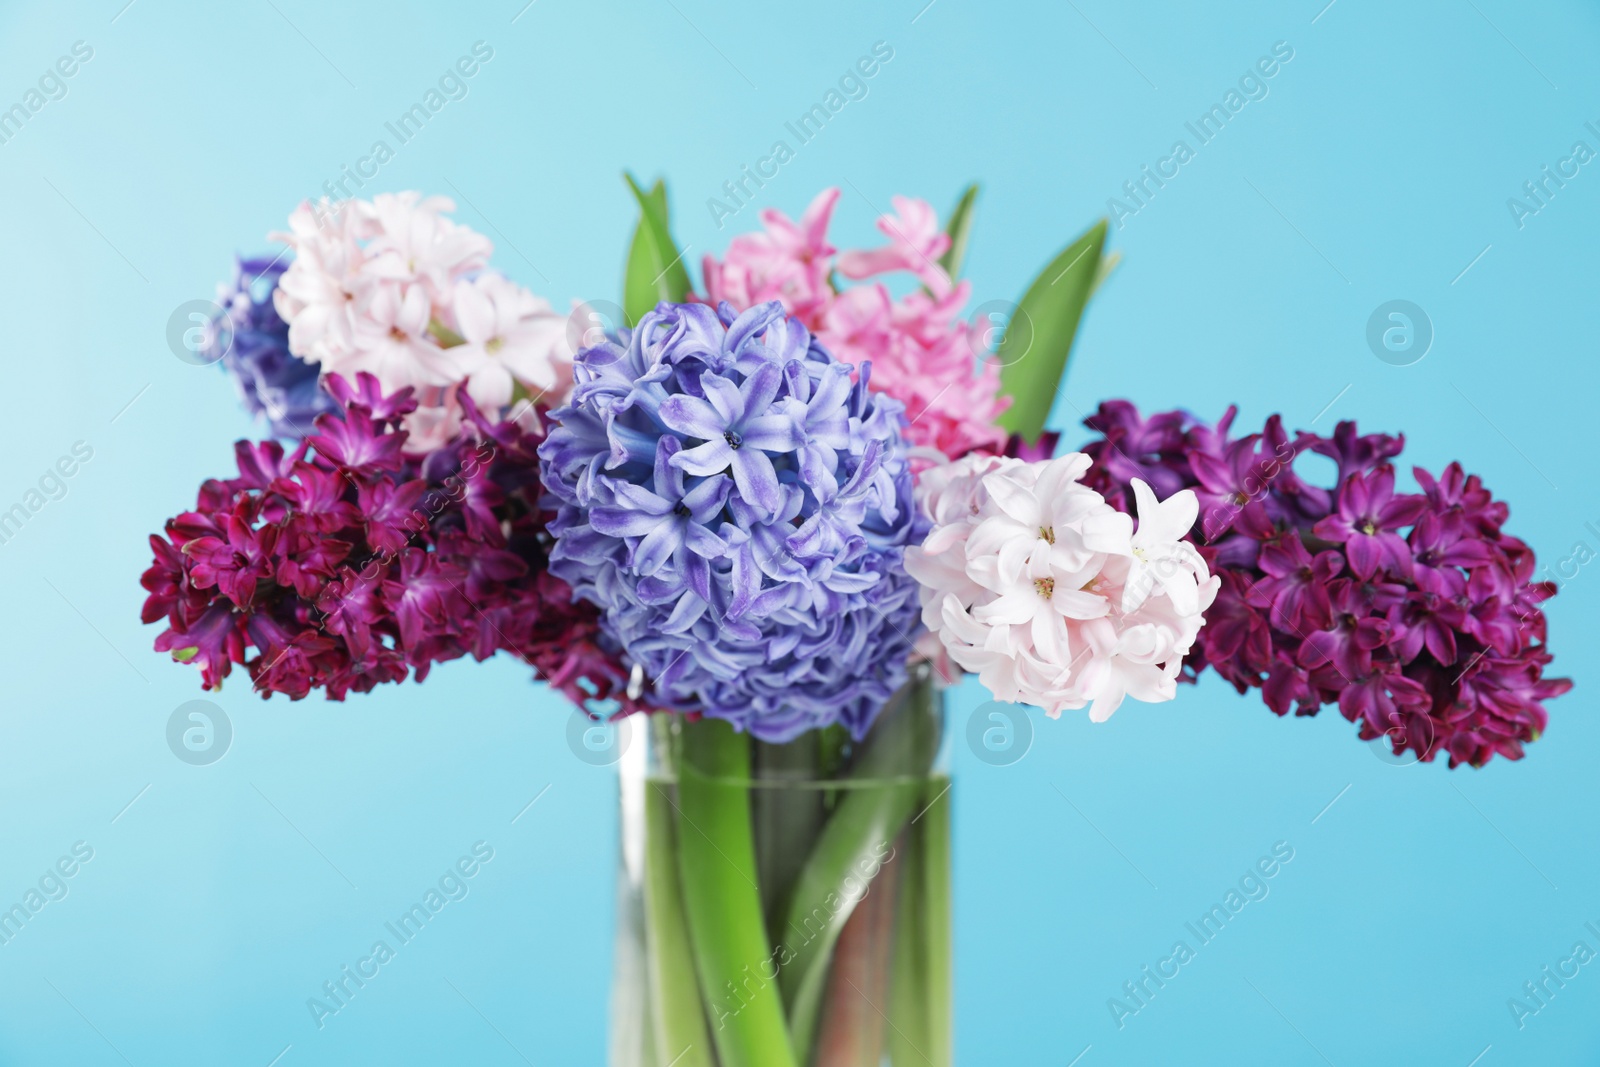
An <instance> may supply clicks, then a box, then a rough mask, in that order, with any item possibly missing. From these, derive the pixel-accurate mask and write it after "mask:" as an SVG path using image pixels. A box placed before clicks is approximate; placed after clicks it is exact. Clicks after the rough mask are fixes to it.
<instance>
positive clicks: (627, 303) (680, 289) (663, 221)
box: [622, 174, 690, 323]
mask: <svg viewBox="0 0 1600 1067" xmlns="http://www.w3.org/2000/svg"><path fill="white" fill-rule="evenodd" d="M623 177H624V178H626V179H627V182H628V188H629V189H630V190H632V192H633V196H634V199H635V200H637V201H638V202H639V225H638V226H637V227H636V228H635V229H634V231H633V241H632V243H631V244H630V245H629V247H628V264H627V267H626V269H625V270H624V273H623V300H622V302H623V313H624V314H626V315H627V317H628V321H629V323H636V322H638V321H639V320H640V319H641V318H643V317H644V316H645V314H647V313H648V312H649V311H650V310H651V309H652V308H654V307H655V306H656V304H657V303H658V302H660V301H662V300H670V301H673V302H678V301H681V300H683V299H684V298H685V297H686V296H688V295H689V290H690V285H689V270H688V268H687V267H686V266H685V265H684V262H683V255H682V254H681V253H679V251H678V246H677V243H676V242H675V241H673V239H672V232H671V230H670V228H669V227H668V225H667V219H668V211H667V187H666V186H665V185H663V184H662V183H661V182H659V181H658V182H656V183H655V185H653V186H652V187H651V188H650V191H649V192H648V193H647V192H645V191H644V190H643V189H641V188H639V183H638V182H636V181H635V180H634V178H633V175H632V174H624V175H623Z"/></svg>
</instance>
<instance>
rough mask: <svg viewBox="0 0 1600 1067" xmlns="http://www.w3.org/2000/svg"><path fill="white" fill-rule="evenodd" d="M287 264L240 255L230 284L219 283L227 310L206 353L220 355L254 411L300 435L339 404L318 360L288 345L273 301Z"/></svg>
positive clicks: (278, 429) (282, 433) (276, 429)
mask: <svg viewBox="0 0 1600 1067" xmlns="http://www.w3.org/2000/svg"><path fill="white" fill-rule="evenodd" d="M286 269H287V268H286V267H285V266H284V265H282V264H279V263H277V262H276V260H271V259H266V258H258V259H240V260H237V261H236V267H235V271H234V279H233V282H232V284H231V285H229V286H222V287H219V295H218V303H220V304H221V305H222V308H223V313H222V315H221V317H220V318H218V319H217V320H216V321H215V322H214V323H213V324H212V328H211V329H210V330H208V331H207V333H206V343H205V347H204V348H202V349H201V353H200V354H201V356H202V358H204V359H205V360H206V361H207V362H215V361H217V360H220V361H221V363H222V365H223V367H225V368H226V369H227V371H228V373H229V374H230V375H231V376H232V377H233V380H234V383H235V384H236V385H237V386H238V387H239V395H240V397H241V398H242V399H243V400H244V403H245V406H246V407H247V408H249V409H250V413H251V414H252V415H265V416H266V418H267V421H268V423H269V424H270V425H271V427H272V433H273V435H274V436H276V437H283V438H289V439H291V440H299V439H300V438H302V437H305V436H307V435H309V434H310V433H311V432H312V424H313V423H314V422H315V420H316V417H317V416H318V415H323V414H329V413H333V412H336V411H338V410H339V405H338V403H337V402H336V401H335V400H334V398H333V397H332V396H330V395H328V393H327V391H326V390H324V389H323V387H322V386H321V385H320V384H319V382H318V370H319V368H318V367H317V365H316V364H314V363H307V362H305V361H304V360H302V359H299V358H298V357H296V356H295V355H293V354H292V353H291V352H290V351H289V324H288V323H286V322H284V321H283V319H282V318H280V317H279V316H278V311H277V309H276V308H275V307H273V304H272V290H273V289H274V288H276V287H277V284H278V278H279V277H280V276H281V275H282V274H283V272H284V270H286Z"/></svg>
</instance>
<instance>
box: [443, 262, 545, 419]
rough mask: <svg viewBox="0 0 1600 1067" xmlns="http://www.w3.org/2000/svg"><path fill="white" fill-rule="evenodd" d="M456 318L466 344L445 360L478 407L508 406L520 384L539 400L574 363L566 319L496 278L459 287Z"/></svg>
mask: <svg viewBox="0 0 1600 1067" xmlns="http://www.w3.org/2000/svg"><path fill="white" fill-rule="evenodd" d="M455 317H456V328H457V330H458V331H459V332H460V334H461V336H462V338H464V339H465V342H466V343H465V344H462V345H458V346H456V347H454V348H451V349H449V354H450V356H451V358H452V359H453V360H454V361H455V363H456V365H457V366H458V367H459V368H460V369H461V370H462V371H464V372H465V373H466V375H467V378H466V389H467V394H468V395H469V396H471V397H472V399H473V400H474V401H476V402H477V403H478V405H479V406H480V407H482V408H485V409H488V410H496V409H499V408H503V407H505V406H506V405H507V404H510V403H511V398H512V394H513V392H514V391H515V388H516V386H517V385H518V384H520V385H522V386H523V387H524V388H526V389H528V390H529V391H530V394H531V395H535V396H540V397H543V396H545V395H547V394H548V393H549V392H550V391H551V390H553V389H554V388H555V387H556V385H557V384H558V383H559V382H560V381H562V380H563V378H564V377H566V376H567V375H566V374H563V372H562V369H560V368H559V364H561V363H565V364H566V365H567V367H570V366H571V363H572V357H571V355H570V354H569V353H568V352H567V351H566V343H565V342H566V330H567V318H566V316H564V315H560V314H557V313H556V311H555V310H554V309H553V308H551V307H550V305H549V303H548V302H546V301H544V300H542V299H540V298H539V297H537V296H534V295H533V294H532V293H530V292H528V290H526V289H524V288H523V287H522V286H520V285H517V284H516V283H515V282H512V281H510V280H508V279H506V278H503V277H501V276H500V275H498V274H494V273H487V274H483V275H480V276H479V277H477V278H474V279H473V280H471V281H465V280H463V281H459V282H457V283H456V291H455ZM567 374H570V371H568V372H567Z"/></svg>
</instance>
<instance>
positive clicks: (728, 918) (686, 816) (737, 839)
mask: <svg viewBox="0 0 1600 1067" xmlns="http://www.w3.org/2000/svg"><path fill="white" fill-rule="evenodd" d="M682 737H683V758H682V759H681V761H680V765H679V768H678V816H679V822H678V871H679V875H680V877H681V879H682V886H683V896H684V905H685V911H686V912H687V914H688V916H689V939H690V941H691V943H692V944H693V947H694V956H695V963H696V966H697V969H698V971H699V974H700V990H701V993H702V995H703V996H704V998H705V1002H706V1005H707V1010H708V1012H709V1014H710V1016H711V1017H712V1019H713V1022H714V1028H713V1038H714V1040H715V1041H716V1046H717V1052H718V1054H719V1056H720V1058H721V1064H722V1067H797V1063H796V1060H795V1053H794V1049H793V1047H792V1046H791V1044H790V1042H789V1034H788V1030H787V1028H786V1027H785V1025H784V1018H783V1007H782V1004H781V1003H780V1001H779V999H778V990H777V988H776V987H775V986H774V985H773V984H772V982H771V980H770V977H769V975H770V972H771V968H772V967H773V966H775V965H776V961H775V960H773V958H772V948H771V945H770V944H769V942H768V940H767V930H766V925H765V923H764V922H763V921H762V916H761V893H760V891H759V890H758V889H757V887H756V859H755V844H754V839H753V836H752V833H751V824H750V797H749V787H748V785H747V784H746V783H747V782H748V781H749V777H750V740H749V738H748V737H746V736H745V735H743V734H738V733H735V732H734V730H733V728H732V727H731V726H729V725H728V724H727V723H725V722H722V721H720V720H717V719H701V720H700V721H699V722H693V723H690V722H686V723H684V724H683V732H682ZM730 987H731V990H732V991H731V992H730Z"/></svg>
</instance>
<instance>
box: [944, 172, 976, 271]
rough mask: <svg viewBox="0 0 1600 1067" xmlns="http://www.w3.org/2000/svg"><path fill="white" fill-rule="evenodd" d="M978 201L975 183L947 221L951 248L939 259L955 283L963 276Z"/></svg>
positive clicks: (963, 193)
mask: <svg viewBox="0 0 1600 1067" xmlns="http://www.w3.org/2000/svg"><path fill="white" fill-rule="evenodd" d="M977 199H978V183H977V182H973V183H972V184H971V185H969V186H967V187H966V189H965V190H963V191H962V193H961V199H960V200H957V201H956V206H955V210H954V211H952V212H950V218H949V219H947V220H946V221H945V224H944V232H945V233H947V234H949V235H950V247H949V248H948V249H946V250H945V253H944V255H942V256H940V257H939V266H941V267H943V268H944V272H945V273H946V274H948V275H950V280H951V281H955V280H956V278H957V277H958V276H959V275H960V274H961V262H962V260H964V259H966V258H967V240H968V238H969V236H970V234H971V231H972V204H973V201H975V200H977Z"/></svg>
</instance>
